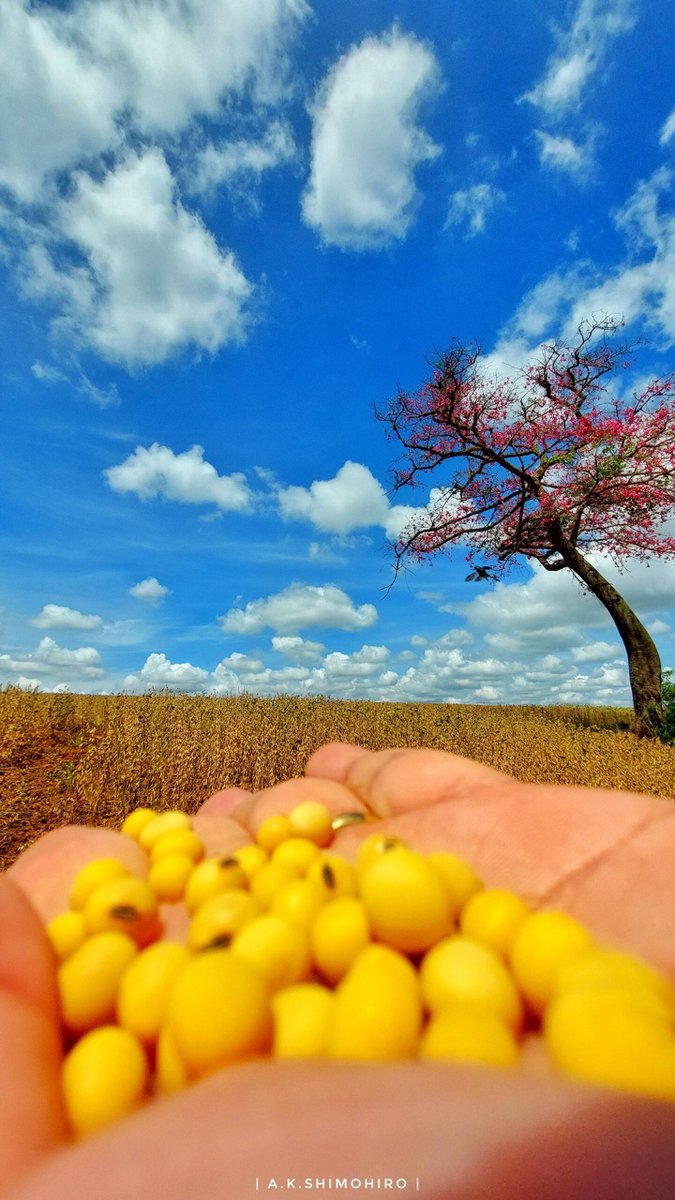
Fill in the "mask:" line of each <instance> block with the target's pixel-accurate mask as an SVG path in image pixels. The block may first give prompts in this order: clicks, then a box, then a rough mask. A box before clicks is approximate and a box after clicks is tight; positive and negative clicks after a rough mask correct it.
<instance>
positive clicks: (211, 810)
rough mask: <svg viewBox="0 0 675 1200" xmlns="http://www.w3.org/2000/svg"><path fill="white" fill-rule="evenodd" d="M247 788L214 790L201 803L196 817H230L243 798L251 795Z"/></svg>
mask: <svg viewBox="0 0 675 1200" xmlns="http://www.w3.org/2000/svg"><path fill="white" fill-rule="evenodd" d="M250 794H251V793H250V792H247V791H246V789H245V788H239V787H228V788H221V790H220V791H219V792H214V793H213V795H212V796H209V798H208V800H205V801H204V803H203V804H200V806H199V808H198V809H197V811H196V813H195V817H215V816H218V817H230V816H231V815H232V813H233V812H234V810H235V808H237V806H238V805H239V804H241V802H242V800H246V799H247V797H248V796H250Z"/></svg>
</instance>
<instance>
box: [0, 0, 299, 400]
mask: <svg viewBox="0 0 675 1200" xmlns="http://www.w3.org/2000/svg"><path fill="white" fill-rule="evenodd" d="M310 15H311V9H310V8H309V6H308V5H307V3H306V2H305V0H255V3H249V4H243V5H242V4H240V3H238V0H166V2H164V0H162V2H159V0H73V3H72V4H69V5H52V4H39V5H38V4H35V5H34V4H31V3H29V0H0V105H2V110H3V112H4V113H6V114H7V119H6V120H5V121H4V122H3V123H2V127H1V128H0V186H2V185H4V186H5V187H6V188H8V189H9V193H10V194H11V197H12V204H11V205H10V206H9V207H8V208H7V210H6V212H5V214H4V215H5V219H6V221H7V223H8V227H9V228H10V229H11V234H12V239H11V240H12V246H13V253H15V254H16V258H17V267H18V274H19V281H20V286H21V287H22V290H23V295H24V297H25V298H27V299H31V300H33V301H40V302H42V303H44V304H46V305H48V306H50V307H51V308H52V309H55V310H57V311H56V316H55V319H54V321H53V331H54V332H55V333H56V334H58V335H59V337H60V339H62V340H61V341H60V342H59V344H63V343H64V342H65V343H67V344H68V346H69V352H70V355H71V359H72V354H73V351H75V352H78V351H80V350H81V349H83V348H86V349H90V350H93V351H95V352H96V353H97V354H98V355H100V356H101V357H102V358H103V359H104V360H106V361H107V362H110V363H115V364H120V365H122V366H124V367H126V368H127V369H135V368H137V367H140V366H144V365H154V364H158V363H163V362H165V361H166V360H167V359H168V358H170V357H172V356H174V355H176V354H177V353H179V352H182V351H184V350H186V349H188V348H192V349H194V350H196V351H197V352H206V353H214V352H215V351H217V350H219V349H220V348H221V347H223V346H226V345H229V344H235V343H238V342H240V341H241V340H242V339H243V338H244V337H245V335H246V332H247V328H248V318H247V314H248V311H249V308H248V301H249V300H250V299H251V297H252V294H253V292H254V288H253V285H252V284H251V283H250V281H249V280H248V279H247V278H246V275H245V274H244V271H243V270H242V269H241V267H240V266H239V265H238V264H237V262H236V260H235V257H234V255H233V254H232V252H231V250H229V249H228V248H226V247H223V246H221V245H219V244H218V243H217V242H216V239H215V238H214V237H213V235H212V234H211V233H210V232H209V231H208V230H207V229H206V227H205V226H204V224H203V223H202V221H201V220H200V219H199V218H198V216H197V215H196V214H195V213H194V212H190V211H188V209H187V208H186V207H185V206H184V205H183V204H182V203H181V201H180V198H179V196H178V194H177V189H176V184H175V180H174V179H173V177H172V174H171V171H170V169H169V166H168V164H167V161H166V159H165V158H164V155H163V152H162V149H161V146H160V144H159V143H162V142H163V143H164V144H166V145H167V146H169V147H170V148H171V150H172V151H179V152H180V154H181V160H182V161H183V162H184V161H186V158H187V157H189V152H190V150H191V148H192V147H193V146H194V145H195V144H199V142H200V141H202V142H203V141H204V138H205V133H204V131H203V130H201V129H200V123H201V122H204V121H208V120H216V119H218V117H219V116H220V115H221V113H222V112H223V111H224V109H223V105H225V104H226V103H228V101H237V102H244V104H245V111H246V114H247V120H246V125H247V128H248V134H249V135H250V131H251V128H264V125H265V123H266V121H268V106H269V105H270V104H272V103H279V104H281V103H283V102H285V101H286V100H287V99H288V98H289V96H290V94H291V89H290V86H289V72H288V50H289V47H290V45H291V44H292V41H293V39H294V38H295V36H296V34H297V32H298V31H299V29H300V28H301V26H302V25H303V23H304V22H305V21H306V20H307V19H308V18H309V16H310ZM228 124H229V128H230V133H231V136H230V140H229V144H228V146H217V147H215V148H213V152H211V150H210V149H208V148H207V149H206V150H205V152H204V153H205V156H206V157H205V158H204V159H203V161H201V162H200V164H199V168H198V175H199V177H200V179H201V180H202V182H203V183H204V186H207V185H208V183H209V180H210V181H211V182H212V183H215V182H217V178H221V179H222V178H224V177H225V176H230V177H231V176H232V174H233V173H234V174H236V175H238V176H239V177H240V178H242V179H243V178H244V177H246V178H248V179H250V180H253V181H255V180H256V179H257V178H258V177H259V176H260V174H261V172H262V171H263V170H269V169H271V168H272V167H273V166H276V165H278V164H280V163H281V162H284V161H287V160H288V159H289V157H290V156H291V154H292V146H291V143H290V141H289V138H290V133H289V130H288V126H287V125H285V124H284V122H283V121H282V120H278V121H276V122H273V123H272V124H271V125H270V126H269V127H268V129H267V132H266V133H263V135H262V138H261V139H260V141H259V142H258V143H257V144H256V143H255V141H254V140H251V139H250V138H249V140H247V138H245V137H244V138H242V137H237V136H236V135H237V132H238V131H239V130H240V129H241V128H243V122H242V118H241V113H240V111H239V109H238V107H237V103H232V104H231V105H230V109H229V111H228ZM26 205H30V206H31V207H30V208H26V207H25V206H26ZM73 386H76V387H77V390H78V391H81V392H82V394H87V392H89V393H90V398H92V399H94V400H95V402H96V403H105V402H110V400H111V399H114V396H110V397H108V396H107V395H106V393H105V391H101V389H95V388H94V385H91V383H90V381H89V380H87V378H86V376H84V375H82V377H81V379H80V381H79V383H74V384H73Z"/></svg>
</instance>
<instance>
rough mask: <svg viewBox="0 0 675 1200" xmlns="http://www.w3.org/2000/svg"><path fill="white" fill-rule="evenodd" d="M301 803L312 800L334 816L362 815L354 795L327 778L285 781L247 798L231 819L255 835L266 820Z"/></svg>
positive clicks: (360, 804) (238, 806)
mask: <svg viewBox="0 0 675 1200" xmlns="http://www.w3.org/2000/svg"><path fill="white" fill-rule="evenodd" d="M305 800H316V801H318V802H319V803H320V804H323V805H325V807H326V808H327V809H328V810H329V812H331V813H333V814H334V815H335V816H337V815H338V814H339V813H345V812H364V813H365V812H366V811H367V810H366V807H365V805H364V804H362V803H361V801H360V800H359V799H358V797H355V796H354V793H353V792H352V791H351V790H350V789H349V788H346V787H344V786H343V785H342V784H341V783H335V782H334V781H333V780H331V779H306V778H300V779H287V780H285V781H284V782H283V783H277V784H275V785H274V786H273V787H270V788H265V789H264V790H263V791H261V792H255V793H254V794H252V795H250V796H247V797H246V799H245V800H243V801H242V802H241V803H240V804H238V805H237V807H236V808H235V809H234V810H233V812H232V816H233V817H234V818H235V819H236V820H237V821H240V822H241V824H242V825H243V826H244V827H245V828H246V829H247V830H249V832H250V833H251V835H252V836H255V834H256V833H257V831H258V829H259V828H260V826H261V825H262V823H263V821H264V820H266V818H267V817H272V816H277V815H279V814H284V813H286V814H287V813H289V812H290V811H291V809H293V808H295V806H296V805H297V804H301V803H302V802H303V801H305Z"/></svg>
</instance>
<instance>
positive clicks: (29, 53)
mask: <svg viewBox="0 0 675 1200" xmlns="http://www.w3.org/2000/svg"><path fill="white" fill-rule="evenodd" d="M310 12H311V10H310V8H309V6H308V5H307V4H306V3H305V0H256V3H250V4H240V3H238V0H181V3H177V2H176V0H169V2H168V3H157V0H75V3H73V4H71V5H69V6H68V7H63V6H58V7H57V6H56V5H40V6H37V5H32V4H30V3H29V2H28V0H0V104H1V105H2V109H3V111H4V112H5V113H7V114H8V117H9V115H10V114H11V120H9V119H8V120H6V121H4V122H3V126H2V130H1V131H0V162H1V163H2V166H1V167H0V181H1V182H3V183H5V184H6V185H7V186H8V187H9V188H11V189H12V190H13V191H14V193H15V195H16V196H17V197H18V198H19V199H20V200H23V201H33V200H36V199H37V198H38V197H39V195H40V192H41V189H42V186H43V183H44V180H45V177H47V176H49V175H50V174H53V173H54V172H57V171H64V170H67V169H69V168H72V167H74V166H77V165H79V164H80V163H81V162H82V160H83V159H86V158H89V157H91V156H93V155H99V154H100V153H102V152H103V151H105V150H109V149H115V148H116V147H118V146H119V144H120V142H121V140H122V136H123V134H124V133H125V132H127V131H128V132H130V133H132V134H133V135H135V136H136V137H138V135H139V134H141V135H144V136H146V137H147V136H158V135H161V134H164V135H167V134H170V135H175V134H177V133H178V132H179V131H181V130H182V129H183V128H185V127H186V126H188V125H189V123H190V122H191V121H192V120H194V118H195V117H197V116H199V115H205V116H211V117H213V116H215V115H216V114H217V111H218V107H219V104H220V103H221V102H222V101H223V100H224V99H226V98H227V97H228V96H234V95H240V96H241V95H246V96H247V98H248V100H249V104H252V105H265V104H268V103H270V102H272V101H274V100H278V99H279V98H280V97H281V96H283V94H284V92H285V90H286V88H287V51H288V47H289V45H290V43H291V41H292V39H293V38H294V37H295V35H296V34H297V31H298V30H299V28H300V27H301V25H302V24H303V23H304V22H305V21H306V20H307V18H308V17H309V15H310Z"/></svg>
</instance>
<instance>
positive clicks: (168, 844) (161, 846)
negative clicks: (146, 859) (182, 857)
mask: <svg viewBox="0 0 675 1200" xmlns="http://www.w3.org/2000/svg"><path fill="white" fill-rule="evenodd" d="M165 854H187V856H188V858H191V859H192V861H193V862H200V861H201V859H202V858H203V857H204V843H203V841H202V840H201V838H198V837H197V834H196V833H194V831H193V830H192V829H174V830H170V831H169V833H163V834H162V836H161V837H158V838H157V841H156V842H154V843H153V846H152V849H151V851H150V862H151V863H155V862H157V859H158V858H163V856H164V855H165Z"/></svg>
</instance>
